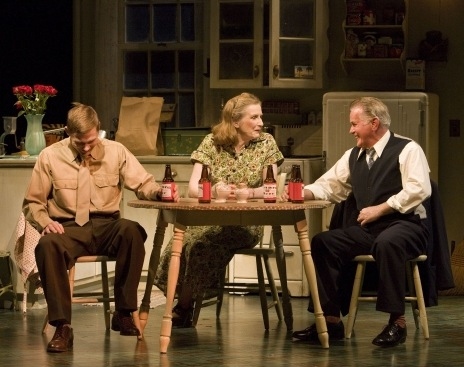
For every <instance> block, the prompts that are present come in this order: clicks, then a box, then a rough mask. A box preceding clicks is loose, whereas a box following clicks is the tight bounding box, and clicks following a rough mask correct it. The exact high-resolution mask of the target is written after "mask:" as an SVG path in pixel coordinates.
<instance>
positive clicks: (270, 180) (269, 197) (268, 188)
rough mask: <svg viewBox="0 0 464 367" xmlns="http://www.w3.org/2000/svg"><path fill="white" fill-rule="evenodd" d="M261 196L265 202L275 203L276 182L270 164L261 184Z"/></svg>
mask: <svg viewBox="0 0 464 367" xmlns="http://www.w3.org/2000/svg"><path fill="white" fill-rule="evenodd" d="M263 190H264V191H263V198H264V202H265V203H275V202H276V201H277V182H276V180H275V178H274V170H273V169H272V164H269V165H268V166H267V173H266V179H265V180H264V185H263Z"/></svg>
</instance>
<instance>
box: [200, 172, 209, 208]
mask: <svg viewBox="0 0 464 367" xmlns="http://www.w3.org/2000/svg"><path fill="white" fill-rule="evenodd" d="M198 202H199V203H206V204H207V203H210V202H211V180H210V179H209V173H208V165H207V164H204V165H203V168H202V169H201V177H200V180H199V181H198Z"/></svg>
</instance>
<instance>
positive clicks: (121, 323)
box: [111, 311, 140, 336]
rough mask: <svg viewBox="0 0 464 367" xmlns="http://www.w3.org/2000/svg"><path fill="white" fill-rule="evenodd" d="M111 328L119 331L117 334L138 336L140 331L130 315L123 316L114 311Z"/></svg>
mask: <svg viewBox="0 0 464 367" xmlns="http://www.w3.org/2000/svg"><path fill="white" fill-rule="evenodd" d="M111 330H113V331H119V334H121V335H125V336H139V335H140V331H139V329H137V327H136V326H135V324H134V320H133V319H132V316H124V315H122V314H121V313H120V312H118V311H115V312H114V314H113V318H112V319H111Z"/></svg>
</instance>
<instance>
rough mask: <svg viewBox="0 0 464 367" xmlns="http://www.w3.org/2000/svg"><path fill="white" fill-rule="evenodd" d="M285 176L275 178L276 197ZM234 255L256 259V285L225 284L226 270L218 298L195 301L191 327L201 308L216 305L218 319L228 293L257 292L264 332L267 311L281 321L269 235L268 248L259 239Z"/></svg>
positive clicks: (267, 327) (199, 297) (195, 321)
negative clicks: (273, 311)
mask: <svg viewBox="0 0 464 367" xmlns="http://www.w3.org/2000/svg"><path fill="white" fill-rule="evenodd" d="M286 177H287V174H286V173H285V172H281V173H280V174H279V175H278V177H277V180H276V181H277V196H280V194H281V193H282V190H283V189H284V186H285V180H286ZM235 255H246V256H254V257H255V258H256V272H257V278H258V283H244V282H234V283H231V282H226V281H225V276H226V269H224V273H223V274H222V275H221V279H219V289H218V296H217V298H215V299H209V300H206V301H204V297H203V295H201V296H198V297H197V299H196V300H195V308H194V311H193V320H192V325H193V326H196V324H197V322H198V318H199V316H200V311H201V309H202V308H203V307H207V306H211V305H214V304H215V305H216V317H217V318H219V316H220V315H221V308H222V302H223V299H224V292H226V291H229V292H231V293H249V292H258V293H259V298H260V301H261V312H262V314H263V323H264V328H265V330H269V309H270V308H272V307H275V310H276V313H277V317H278V319H279V321H281V320H282V319H283V311H282V304H281V303H280V298H279V292H278V290H277V287H276V283H275V280H274V276H273V274H272V269H271V265H270V262H269V257H271V256H273V255H275V246H274V241H273V237H272V233H271V239H270V241H269V247H265V246H263V238H262V237H261V239H260V241H259V244H257V245H256V247H254V248H251V249H240V250H237V251H236V252H235ZM263 263H264V268H265V269H266V275H267V282H266V281H265V278H264V270H263ZM285 286H286V285H285ZM267 290H269V291H270V293H271V296H272V301H271V302H269V303H268V301H267Z"/></svg>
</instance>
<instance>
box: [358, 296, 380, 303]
mask: <svg viewBox="0 0 464 367" xmlns="http://www.w3.org/2000/svg"><path fill="white" fill-rule="evenodd" d="M358 301H362V302H375V301H377V297H359V298H358Z"/></svg>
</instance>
